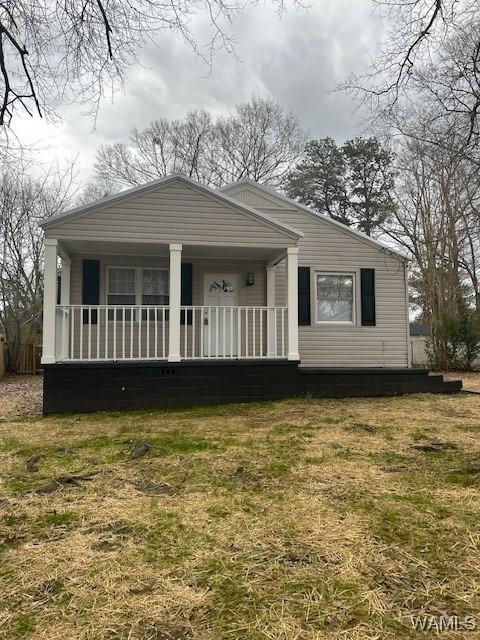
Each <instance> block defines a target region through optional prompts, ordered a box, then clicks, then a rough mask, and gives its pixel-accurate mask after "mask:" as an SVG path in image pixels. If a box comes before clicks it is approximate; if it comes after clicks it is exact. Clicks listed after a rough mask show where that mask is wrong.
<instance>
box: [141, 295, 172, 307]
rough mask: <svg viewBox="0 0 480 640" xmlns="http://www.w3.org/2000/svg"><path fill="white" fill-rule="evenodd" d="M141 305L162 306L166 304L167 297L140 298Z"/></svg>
mask: <svg viewBox="0 0 480 640" xmlns="http://www.w3.org/2000/svg"><path fill="white" fill-rule="evenodd" d="M142 304H151V305H163V304H168V296H145V295H144V296H142Z"/></svg>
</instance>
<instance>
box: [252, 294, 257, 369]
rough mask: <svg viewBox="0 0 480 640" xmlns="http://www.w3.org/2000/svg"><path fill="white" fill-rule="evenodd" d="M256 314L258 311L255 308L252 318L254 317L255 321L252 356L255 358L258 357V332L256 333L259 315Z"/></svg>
mask: <svg viewBox="0 0 480 640" xmlns="http://www.w3.org/2000/svg"><path fill="white" fill-rule="evenodd" d="M255 312H256V309H255V307H253V309H252V316H253V318H252V320H253V322H252V333H253V336H252V340H253V342H252V349H253V354H252V355H253V357H254V358H255V357H256V355H257V331H256V323H257V314H256V313H255Z"/></svg>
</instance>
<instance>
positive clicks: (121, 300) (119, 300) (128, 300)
mask: <svg viewBox="0 0 480 640" xmlns="http://www.w3.org/2000/svg"><path fill="white" fill-rule="evenodd" d="M108 304H122V305H129V304H135V296H124V295H109V296H108Z"/></svg>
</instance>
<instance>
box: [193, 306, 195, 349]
mask: <svg viewBox="0 0 480 640" xmlns="http://www.w3.org/2000/svg"><path fill="white" fill-rule="evenodd" d="M192 358H195V307H192Z"/></svg>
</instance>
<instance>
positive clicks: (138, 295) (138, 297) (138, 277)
mask: <svg viewBox="0 0 480 640" xmlns="http://www.w3.org/2000/svg"><path fill="white" fill-rule="evenodd" d="M111 269H129V270H130V271H132V270H133V271H135V304H133V305H129V304H125V305H123V304H120V305H109V304H108V296H109V295H115V294H113V293H112V294H110V292H109V285H110V270H111ZM143 271H163V272H164V273H166V274H167V280H168V279H169V277H170V274H169V271H168V269H167V268H165V267H163V268H162V267H132V266H130V267H126V266H124V265H120V264H118V265H117V264H111V265H108V266H107V278H106V283H105V284H106V286H105V304H106V305H108V306H112V307H114V306H117V307H118V306H119V307H132V306H133V307H142V306H145V307H155V306H157V307H162V306H164V307H168V305H153V304H152V305H142V296H143V290H142V289H143ZM126 295H127V294H126Z"/></svg>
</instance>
